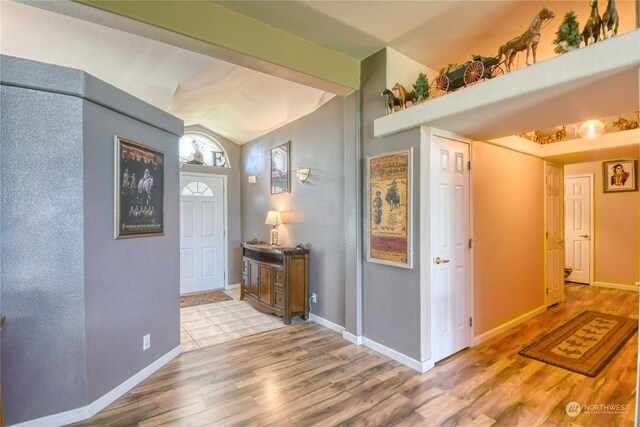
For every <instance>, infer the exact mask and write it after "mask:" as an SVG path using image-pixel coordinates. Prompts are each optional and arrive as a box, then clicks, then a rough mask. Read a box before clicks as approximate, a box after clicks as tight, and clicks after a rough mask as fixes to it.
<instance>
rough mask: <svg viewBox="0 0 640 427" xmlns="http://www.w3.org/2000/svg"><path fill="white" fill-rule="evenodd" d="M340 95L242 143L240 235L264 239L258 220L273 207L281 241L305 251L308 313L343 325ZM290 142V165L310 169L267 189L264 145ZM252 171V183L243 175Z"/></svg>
mask: <svg viewBox="0 0 640 427" xmlns="http://www.w3.org/2000/svg"><path fill="white" fill-rule="evenodd" d="M344 102H345V101H344V98H342V97H338V96H336V97H335V98H334V99H332V100H331V101H329V102H327V103H326V104H325V105H323V106H322V107H320V108H319V109H318V110H316V111H315V112H313V113H311V114H309V115H307V116H305V117H302V118H300V119H298V120H296V121H295V122H292V123H290V124H288V125H286V126H283V127H282V128H280V129H277V130H275V131H273V132H271V133H269V134H267V135H265V136H263V137H260V138H258V139H256V140H254V141H252V142H249V143H247V144H245V145H243V146H242V165H243V171H242V184H241V186H242V239H243V240H251V239H253V238H258V239H260V240H264V241H268V240H269V232H270V227H269V226H267V225H265V224H264V221H265V218H266V217H267V212H268V211H269V210H279V211H281V212H282V215H283V222H284V224H283V225H280V226H279V227H278V231H279V234H280V239H281V240H282V241H283V243H285V244H291V245H295V244H298V243H304V244H305V245H307V247H308V248H309V249H310V250H311V253H310V255H309V293H310V294H311V293H313V292H315V293H316V294H317V295H318V303H317V304H311V308H312V310H313V311H312V313H314V314H316V315H318V316H320V317H322V318H325V319H327V320H329V321H331V322H334V323H337V324H339V325H344V324H345V317H344V313H345V307H344V301H345V300H344V294H345V287H344V284H345V262H344V257H345V254H344V247H345V245H344V242H345V240H344V239H345V228H344V227H345V226H344V198H345V193H344V179H345V178H344V120H345V118H344ZM287 141H291V155H290V166H291V167H292V168H293V169H298V168H310V169H311V175H310V177H309V179H308V180H307V182H305V183H300V182H298V181H297V179H296V178H295V174H292V177H291V192H290V193H285V194H275V195H271V194H270V179H269V177H270V172H269V168H270V159H269V152H270V149H271V148H273V147H275V146H277V145H280V144H282V143H285V142H287ZM249 175H257V176H258V183H257V184H248V183H247V176H249Z"/></svg>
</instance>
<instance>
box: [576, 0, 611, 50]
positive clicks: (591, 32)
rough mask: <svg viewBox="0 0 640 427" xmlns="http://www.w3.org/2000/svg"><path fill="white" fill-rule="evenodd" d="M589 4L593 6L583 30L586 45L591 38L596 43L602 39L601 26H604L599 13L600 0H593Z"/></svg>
mask: <svg viewBox="0 0 640 427" xmlns="http://www.w3.org/2000/svg"><path fill="white" fill-rule="evenodd" d="M589 6H591V15H590V16H589V19H588V20H587V23H586V24H585V26H584V29H583V30H582V39H583V40H584V45H585V46H588V45H589V39H591V38H593V42H594V43H597V42H598V40H600V28H601V27H602V19H600V14H599V13H598V0H591V1H590V2H589ZM607 9H608V8H607ZM614 10H615V9H614ZM616 15H617V12H616ZM616 29H617V25H616Z"/></svg>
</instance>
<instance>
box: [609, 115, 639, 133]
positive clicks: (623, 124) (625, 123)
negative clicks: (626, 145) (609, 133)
mask: <svg viewBox="0 0 640 427" xmlns="http://www.w3.org/2000/svg"><path fill="white" fill-rule="evenodd" d="M613 126H614V127H617V128H618V130H621V131H623V130H631V129H638V122H636V121H635V120H627V119H625V118H622V117H619V118H618V120H617V121H615V122H613Z"/></svg>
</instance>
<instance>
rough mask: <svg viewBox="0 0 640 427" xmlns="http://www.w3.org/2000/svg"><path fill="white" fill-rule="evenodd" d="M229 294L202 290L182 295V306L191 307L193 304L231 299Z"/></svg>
mask: <svg viewBox="0 0 640 427" xmlns="http://www.w3.org/2000/svg"><path fill="white" fill-rule="evenodd" d="M231 299H233V298H231V297H230V296H229V295H227V294H226V293H224V292H222V291H209V292H201V293H199V294H191V295H182V296H181V297H180V308H184V307H191V306H192V305H202V304H211V303H213V302H220V301H229V300H231Z"/></svg>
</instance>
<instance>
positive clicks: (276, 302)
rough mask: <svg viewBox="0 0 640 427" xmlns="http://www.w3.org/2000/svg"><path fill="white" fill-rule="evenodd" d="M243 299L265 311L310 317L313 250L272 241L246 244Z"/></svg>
mask: <svg viewBox="0 0 640 427" xmlns="http://www.w3.org/2000/svg"><path fill="white" fill-rule="evenodd" d="M240 299H241V300H245V301H247V302H248V303H249V304H251V305H252V306H253V307H254V308H255V309H257V310H259V311H261V312H263V313H274V314H276V315H278V316H282V320H283V322H284V324H285V325H289V324H291V318H292V317H295V316H302V318H303V319H305V320H307V318H308V317H309V250H308V249H301V248H290V247H283V246H271V245H269V244H262V243H259V244H251V243H243V244H242V286H241V287H240Z"/></svg>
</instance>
